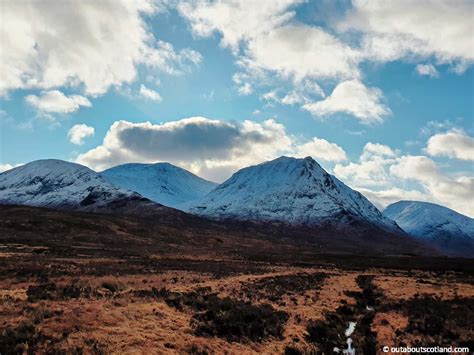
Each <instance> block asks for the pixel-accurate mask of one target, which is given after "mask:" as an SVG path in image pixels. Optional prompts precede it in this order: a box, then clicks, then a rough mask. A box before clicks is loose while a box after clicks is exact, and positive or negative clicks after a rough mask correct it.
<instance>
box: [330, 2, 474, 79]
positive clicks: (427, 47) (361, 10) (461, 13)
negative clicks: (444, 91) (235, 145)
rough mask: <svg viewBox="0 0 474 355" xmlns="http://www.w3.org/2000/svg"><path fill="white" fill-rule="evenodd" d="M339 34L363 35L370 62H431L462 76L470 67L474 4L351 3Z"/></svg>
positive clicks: (472, 54)
mask: <svg viewBox="0 0 474 355" xmlns="http://www.w3.org/2000/svg"><path fill="white" fill-rule="evenodd" d="M352 4H353V7H352V8H351V9H350V10H349V11H348V13H347V17H346V18H344V19H343V20H342V21H341V22H340V23H339V26H338V27H339V29H340V30H351V29H352V30H356V31H360V32H361V33H362V34H363V43H364V51H365V56H366V58H367V59H369V60H380V61H391V60H397V59H404V58H408V59H409V58H410V56H411V57H413V56H415V57H420V58H429V57H431V56H434V57H435V58H436V60H437V61H438V62H439V63H450V64H451V63H454V64H455V70H457V71H462V70H463V69H465V68H466V66H467V65H469V64H472V63H473V62H474V51H473V50H472V34H473V33H474V21H472V14H473V11H474V3H473V2H472V1H470V0H459V1H455V2H454V3H453V1H451V0H422V1H415V2H414V1H410V0H397V1H377V0H355V1H353V2H352Z"/></svg>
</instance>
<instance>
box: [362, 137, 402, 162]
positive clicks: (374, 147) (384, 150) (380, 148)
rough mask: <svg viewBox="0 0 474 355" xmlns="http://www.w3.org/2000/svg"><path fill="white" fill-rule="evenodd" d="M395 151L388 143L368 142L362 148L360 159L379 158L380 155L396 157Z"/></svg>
mask: <svg viewBox="0 0 474 355" xmlns="http://www.w3.org/2000/svg"><path fill="white" fill-rule="evenodd" d="M394 156H395V152H394V151H393V150H392V148H390V147H389V146H388V145H385V144H380V143H372V142H368V143H367V144H366V145H365V146H364V149H363V150H362V155H361V156H360V160H362V161H368V160H378V158H380V157H389V158H390V157H394Z"/></svg>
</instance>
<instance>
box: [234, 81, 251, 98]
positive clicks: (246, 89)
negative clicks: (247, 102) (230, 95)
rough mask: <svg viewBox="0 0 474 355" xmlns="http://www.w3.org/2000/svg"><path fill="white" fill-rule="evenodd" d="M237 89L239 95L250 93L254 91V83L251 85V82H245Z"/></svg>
mask: <svg viewBox="0 0 474 355" xmlns="http://www.w3.org/2000/svg"><path fill="white" fill-rule="evenodd" d="M237 91H238V93H239V95H243V96H246V95H250V94H251V93H252V92H253V90H252V85H250V84H249V83H245V84H243V85H242V86H240V87H239V88H238V89H237Z"/></svg>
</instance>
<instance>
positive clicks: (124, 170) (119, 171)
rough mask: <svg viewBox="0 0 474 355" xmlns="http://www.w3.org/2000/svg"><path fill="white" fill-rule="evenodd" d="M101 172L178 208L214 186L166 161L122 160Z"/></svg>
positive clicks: (126, 187)
mask: <svg viewBox="0 0 474 355" xmlns="http://www.w3.org/2000/svg"><path fill="white" fill-rule="evenodd" d="M101 175H102V176H103V177H104V178H105V179H106V180H107V181H109V182H110V183H112V184H114V185H115V186H119V187H121V188H124V189H128V190H132V191H136V192H138V193H139V194H141V195H142V196H144V197H146V198H149V199H150V200H152V201H155V202H158V203H160V204H162V205H165V206H169V207H174V208H178V209H181V208H182V206H183V204H185V203H189V202H190V201H193V200H196V199H198V198H200V197H203V196H204V195H206V194H207V193H208V192H209V191H211V190H212V189H213V188H215V187H216V186H217V184H216V183H214V182H210V181H207V180H204V179H202V178H200V177H198V176H196V175H194V174H192V173H190V172H189V171H187V170H184V169H181V168H179V167H177V166H174V165H172V164H169V163H156V164H123V165H118V166H116V167H113V168H110V169H107V170H105V171H103V172H102V173H101Z"/></svg>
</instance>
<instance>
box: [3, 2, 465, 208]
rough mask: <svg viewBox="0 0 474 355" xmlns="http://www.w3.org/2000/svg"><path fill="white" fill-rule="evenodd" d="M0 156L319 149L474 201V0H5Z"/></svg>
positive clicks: (406, 191)
mask: <svg viewBox="0 0 474 355" xmlns="http://www.w3.org/2000/svg"><path fill="white" fill-rule="evenodd" d="M0 9H1V14H0V38H1V40H0V79H1V80H0V138H1V142H0V171H4V170H8V169H10V168H12V167H15V166H17V165H21V164H25V163H28V162H30V161H33V160H37V159H49V158H55V159H63V160H67V161H72V162H77V163H80V164H83V165H86V166H88V167H90V168H92V169H94V170H96V171H102V170H104V169H107V168H109V167H111V166H115V165H118V164H122V163H128V162H143V163H153V162H160V161H167V162H170V163H173V164H175V165H178V166H181V167H183V168H185V169H188V170H190V171H192V172H193V173H195V174H197V175H199V176H201V177H204V178H206V179H209V180H212V181H216V182H222V181H224V180H225V179H227V178H228V177H229V176H231V175H232V173H233V172H235V171H237V170H238V169H240V168H242V167H246V166H249V165H255V164H258V163H261V162H263V161H266V160H270V159H274V158H276V157H279V156H281V155H287V156H295V157H306V156H312V157H313V158H314V159H316V160H317V161H318V162H319V163H320V164H321V166H322V167H323V168H325V169H326V170H327V171H329V172H330V173H332V174H334V175H335V176H337V177H338V178H339V179H340V180H342V181H343V182H345V183H346V184H348V185H349V186H351V187H352V188H355V189H357V190H359V191H360V192H362V193H363V194H364V195H365V196H366V197H367V198H369V200H371V201H372V202H374V203H375V204H376V205H377V206H378V207H379V208H383V207H385V206H386V205H387V204H389V203H392V202H396V201H398V200H421V201H430V202H434V203H438V204H442V205H445V206H448V207H450V208H452V209H454V210H456V211H458V212H460V213H463V214H466V215H469V216H471V217H474V204H473V203H472V201H474V169H473V167H474V166H473V162H474V138H473V135H474V68H473V67H474V66H473V64H474V21H472V19H473V17H474V2H473V1H469V0H466V1H462V0H445V1H444V0H436V1H429V0H420V1H416V2H413V1H408V0H398V1H372V0H354V1H352V2H351V1H329V0H318V1H302V0H276V1H273V0H272V1H271V0H262V1H250V0H226V1H186V0H183V1H153V0H142V1H132V0H124V1H118V0H101V1H89V0H85V1H80V2H71V1H63V2H56V1H52V0H40V1H33V0H31V1H29V0H20V1H10V0H2V2H1V5H0Z"/></svg>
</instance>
